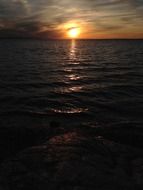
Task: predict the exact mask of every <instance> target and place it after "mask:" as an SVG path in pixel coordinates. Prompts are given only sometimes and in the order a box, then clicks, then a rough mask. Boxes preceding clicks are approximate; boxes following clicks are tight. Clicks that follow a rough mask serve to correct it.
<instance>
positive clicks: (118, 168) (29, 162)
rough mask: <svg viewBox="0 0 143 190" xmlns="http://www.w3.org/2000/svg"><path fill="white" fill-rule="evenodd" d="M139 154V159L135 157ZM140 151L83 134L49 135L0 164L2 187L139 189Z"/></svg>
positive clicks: (142, 160)
mask: <svg viewBox="0 0 143 190" xmlns="http://www.w3.org/2000/svg"><path fill="white" fill-rule="evenodd" d="M139 157H140V160H138V158H139ZM142 163H143V153H142V151H141V150H139V149H138V150H137V149H134V148H132V147H129V146H122V145H120V144H118V143H113V142H112V141H108V140H105V139H103V138H101V137H93V136H92V137H91V136H88V135H85V136H84V135H83V134H82V133H80V132H79V131H78V130H77V131H76V130H74V131H70V132H66V133H64V134H61V135H57V136H53V137H52V138H50V139H48V140H47V142H45V143H43V144H42V145H41V146H34V147H31V148H28V149H26V150H24V151H22V152H20V153H19V154H17V155H16V156H15V157H14V158H13V159H9V160H7V161H5V162H3V163H2V164H1V167H0V168H1V169H0V187H1V189H2V190H32V189H34V190H41V189H42V190H47V189H49V190H95V189H98V190H107V189H110V190H111V189H114V190H115V189H116V190H124V189H125V190H128V189H130V190H134V189H140V188H143V184H142V180H141V179H142V176H143V171H142V169H140V170H139V168H140V166H141V165H142Z"/></svg>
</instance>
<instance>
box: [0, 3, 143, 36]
mask: <svg viewBox="0 0 143 190" xmlns="http://www.w3.org/2000/svg"><path fill="white" fill-rule="evenodd" d="M71 28H78V29H79V30H80V34H79V36H78V37H79V38H85V39H86V38H97V39H99V38H143V0H0V38H7V37H8V38H14V37H17V38H23V37H24V38H25V37H36V38H69V36H68V35H67V33H68V30H70V29H71Z"/></svg>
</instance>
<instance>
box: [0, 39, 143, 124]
mask: <svg viewBox="0 0 143 190" xmlns="http://www.w3.org/2000/svg"><path fill="white" fill-rule="evenodd" d="M50 121H59V122H63V123H66V124H68V123H70V124H71V123H74V124H75V123H76V124H77V123H92V124H96V123H98V124H103V125H104V124H107V125H112V124H117V125H118V124H119V123H122V122H123V123H128V122H129V123H137V124H138V125H140V126H141V125H142V123H143V41H142V40H84V41H82V40H81V41H80V40H79V41H56V40H55V41H38V40H1V41H0V125H1V126H25V125H29V126H30V125H32V126H38V125H40V126H46V125H47V124H48V123H49V122H50Z"/></svg>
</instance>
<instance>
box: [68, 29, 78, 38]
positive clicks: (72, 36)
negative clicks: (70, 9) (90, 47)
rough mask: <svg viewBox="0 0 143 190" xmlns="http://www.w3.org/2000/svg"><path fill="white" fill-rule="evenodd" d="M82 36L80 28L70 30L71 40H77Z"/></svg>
mask: <svg viewBox="0 0 143 190" xmlns="http://www.w3.org/2000/svg"><path fill="white" fill-rule="evenodd" d="M79 34H80V30H79V28H76V27H73V28H70V29H69V30H68V36H69V37H70V38H77V37H78V36H79Z"/></svg>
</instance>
